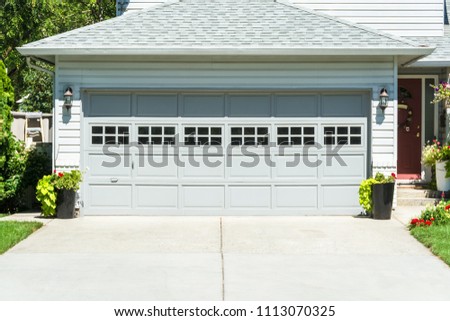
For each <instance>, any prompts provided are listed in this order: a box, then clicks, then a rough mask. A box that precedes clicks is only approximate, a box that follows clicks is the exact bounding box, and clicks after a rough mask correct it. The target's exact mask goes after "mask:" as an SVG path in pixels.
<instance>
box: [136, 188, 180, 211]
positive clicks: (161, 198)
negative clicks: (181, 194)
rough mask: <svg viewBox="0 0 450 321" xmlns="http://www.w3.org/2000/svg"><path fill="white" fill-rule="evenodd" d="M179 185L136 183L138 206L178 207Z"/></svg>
mask: <svg viewBox="0 0 450 321" xmlns="http://www.w3.org/2000/svg"><path fill="white" fill-rule="evenodd" d="M177 206H178V186H177V185H172V186H161V185H156V186H147V185H136V207H138V208H177Z"/></svg>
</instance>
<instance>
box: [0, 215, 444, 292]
mask: <svg viewBox="0 0 450 321" xmlns="http://www.w3.org/2000/svg"><path fill="white" fill-rule="evenodd" d="M0 284H1V287H0V300H450V291H449V290H448V289H450V268H449V267H448V266H446V265H445V264H444V263H443V262H442V261H440V260H439V259H437V258H436V257H434V256H433V255H432V254H431V253H430V252H429V251H428V250H427V249H425V248H424V247H423V246H422V245H421V244H420V243H418V242H417V241H415V240H414V239H413V238H412V237H411V236H410V235H409V233H408V231H407V230H406V228H405V226H404V225H403V224H402V223H401V222H400V221H399V220H397V219H393V220H390V221H374V220H371V219H363V218H354V217H223V218H220V217H84V218H80V219H75V220H52V221H50V222H48V224H46V226H44V227H43V228H42V229H40V230H39V231H38V232H36V233H35V234H33V235H32V236H30V237H29V238H28V239H27V240H25V241H24V242H22V243H20V244H18V245H17V246H16V247H14V248H13V249H11V250H10V251H9V252H7V253H5V254H4V255H1V256H0Z"/></svg>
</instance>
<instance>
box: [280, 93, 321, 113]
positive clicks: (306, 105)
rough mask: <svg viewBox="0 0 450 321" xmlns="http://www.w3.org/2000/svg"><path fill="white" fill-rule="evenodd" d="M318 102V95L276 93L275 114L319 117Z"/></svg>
mask: <svg viewBox="0 0 450 321" xmlns="http://www.w3.org/2000/svg"><path fill="white" fill-rule="evenodd" d="M318 102H319V96H318V95H275V116H276V117H317V116H319V104H318Z"/></svg>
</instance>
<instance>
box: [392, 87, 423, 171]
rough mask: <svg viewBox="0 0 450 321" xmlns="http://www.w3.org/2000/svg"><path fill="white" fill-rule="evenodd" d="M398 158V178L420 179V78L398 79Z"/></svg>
mask: <svg viewBox="0 0 450 321" xmlns="http://www.w3.org/2000/svg"><path fill="white" fill-rule="evenodd" d="M398 104H399V108H398V160H397V171H398V178H400V179H420V177H421V175H420V172H421V166H420V156H421V152H422V143H421V142H422V139H421V135H422V128H421V119H422V115H421V114H422V106H421V105H422V80H421V79H399V80H398Z"/></svg>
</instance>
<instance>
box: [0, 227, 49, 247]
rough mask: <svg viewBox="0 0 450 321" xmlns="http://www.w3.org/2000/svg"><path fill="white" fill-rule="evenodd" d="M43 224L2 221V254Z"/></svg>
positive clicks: (0, 245) (0, 229)
mask: <svg viewBox="0 0 450 321" xmlns="http://www.w3.org/2000/svg"><path fill="white" fill-rule="evenodd" d="M41 226H42V223H40V222H16V221H0V254H3V253H5V252H6V251H7V250H8V249H10V248H11V247H13V246H14V245H16V244H17V243H19V242H20V241H22V240H24V239H26V238H27V237H28V236H29V235H30V234H31V233H33V232H34V231H36V230H38V229H39V228H40V227H41Z"/></svg>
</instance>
